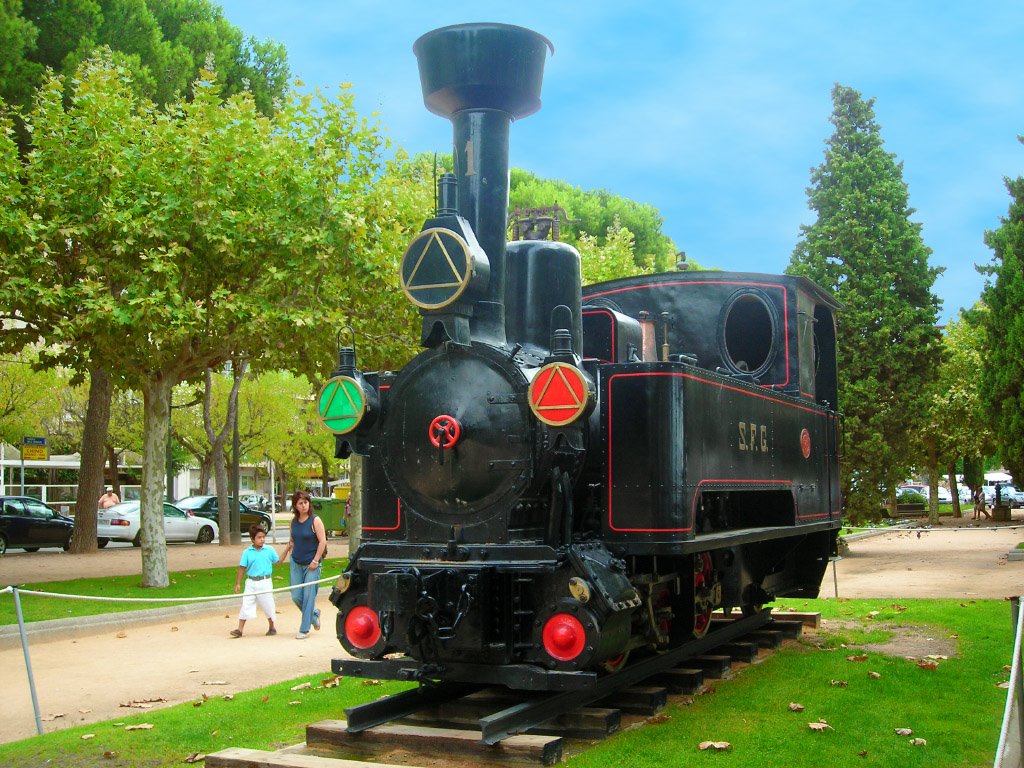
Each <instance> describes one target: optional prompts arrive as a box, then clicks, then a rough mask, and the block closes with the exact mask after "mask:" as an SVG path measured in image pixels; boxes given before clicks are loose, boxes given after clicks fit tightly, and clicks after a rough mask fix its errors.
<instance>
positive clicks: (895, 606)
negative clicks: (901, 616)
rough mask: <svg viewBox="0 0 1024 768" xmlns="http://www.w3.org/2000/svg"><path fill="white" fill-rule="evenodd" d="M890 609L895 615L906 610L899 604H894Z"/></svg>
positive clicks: (905, 607)
mask: <svg viewBox="0 0 1024 768" xmlns="http://www.w3.org/2000/svg"><path fill="white" fill-rule="evenodd" d="M892 609H893V610H894V611H896V613H903V611H905V610H907V606H905V605H900V604H899V603H895V604H894V605H893V606H892Z"/></svg>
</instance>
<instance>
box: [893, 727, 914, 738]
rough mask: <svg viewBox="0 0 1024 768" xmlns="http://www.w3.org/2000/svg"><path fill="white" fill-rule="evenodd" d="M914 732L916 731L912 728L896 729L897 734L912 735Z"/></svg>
mask: <svg viewBox="0 0 1024 768" xmlns="http://www.w3.org/2000/svg"><path fill="white" fill-rule="evenodd" d="M913 733H914V731H913V730H912V729H910V728H897V729H896V735H897V736H912V735H913Z"/></svg>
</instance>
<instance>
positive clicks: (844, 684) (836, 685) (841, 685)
mask: <svg viewBox="0 0 1024 768" xmlns="http://www.w3.org/2000/svg"><path fill="white" fill-rule="evenodd" d="M828 684H829V685H831V686H832V687H833V688H846V687H847V686H848V685H849V683H848V682H846V681H845V680H829V681H828Z"/></svg>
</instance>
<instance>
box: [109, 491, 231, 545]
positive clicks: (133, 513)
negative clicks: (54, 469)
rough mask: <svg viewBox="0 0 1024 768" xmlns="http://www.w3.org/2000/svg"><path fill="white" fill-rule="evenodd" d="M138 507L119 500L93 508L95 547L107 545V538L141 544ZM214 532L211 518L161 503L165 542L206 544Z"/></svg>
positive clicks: (213, 537) (213, 536)
mask: <svg viewBox="0 0 1024 768" xmlns="http://www.w3.org/2000/svg"><path fill="white" fill-rule="evenodd" d="M140 506H141V505H140V502H138V501H122V502H121V503H120V504H115V505H114V506H112V507H107V508H106V509H100V510H97V512H96V544H97V546H99V548H100V549H102V548H103V547H105V546H107V542H108V541H130V542H131V543H132V544H133V545H134V546H136V547H139V546H142V539H141V538H140V535H139V534H140V532H141V528H142V520H141V516H140V513H139V508H140ZM218 533H219V531H218V528H217V523H216V522H215V521H213V520H207V519H206V518H205V517H197V516H195V515H190V514H189V513H188V512H186V511H185V510H183V509H180V508H178V507H176V506H174V505H173V504H168V503H167V502H166V501H165V502H164V535H165V536H166V537H167V541H194V542H195V543H196V544H209V543H210V542H211V541H213V540H214V539H215V538H217V535H218Z"/></svg>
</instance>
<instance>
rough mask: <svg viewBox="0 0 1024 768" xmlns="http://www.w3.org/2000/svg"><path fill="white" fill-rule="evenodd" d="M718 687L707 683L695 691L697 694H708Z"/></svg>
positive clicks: (715, 690) (715, 691)
mask: <svg viewBox="0 0 1024 768" xmlns="http://www.w3.org/2000/svg"><path fill="white" fill-rule="evenodd" d="M717 692H718V689H717V688H715V686H713V685H708V686H706V687H704V688H702V689H701V690H699V691H697V695H698V696H710V695H711V694H713V693H717Z"/></svg>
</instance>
